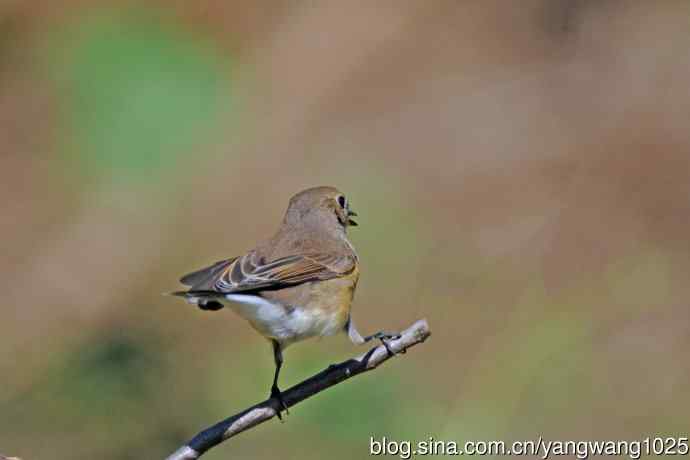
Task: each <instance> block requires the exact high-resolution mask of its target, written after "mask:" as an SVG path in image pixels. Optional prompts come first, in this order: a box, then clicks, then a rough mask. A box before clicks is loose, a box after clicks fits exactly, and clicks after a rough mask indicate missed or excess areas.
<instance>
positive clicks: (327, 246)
mask: <svg viewBox="0 0 690 460" xmlns="http://www.w3.org/2000/svg"><path fill="white" fill-rule="evenodd" d="M356 215H357V214H356V213H355V212H354V211H352V210H351V209H350V206H349V203H348V200H347V198H345V195H343V194H342V193H340V192H339V191H338V190H337V189H336V188H334V187H315V188H310V189H307V190H304V191H302V192H300V193H298V194H297V195H295V196H293V197H292V198H291V199H290V203H289V205H288V209H287V212H286V213H285V217H284V219H283V222H282V224H281V226H280V228H279V229H278V231H277V232H276V234H275V235H273V237H272V238H270V239H269V240H268V241H266V242H264V243H262V244H260V245H259V246H257V247H256V248H255V249H253V250H251V251H249V252H248V253H246V254H245V255H243V256H241V257H233V258H230V259H226V260H221V261H220V262H216V263H215V264H213V265H211V266H210V267H207V268H204V269H201V270H199V271H195V272H193V273H190V274H188V275H185V276H183V277H182V278H181V279H180V282H181V283H182V284H185V285H187V286H190V289H189V290H187V291H179V292H175V293H173V294H174V295H178V296H182V297H184V298H185V299H186V300H187V301H188V302H189V303H192V304H195V305H198V306H199V308H201V309H202V310H220V309H221V308H223V307H224V306H226V305H227V306H229V307H230V308H231V309H232V310H233V311H235V312H236V313H237V314H239V315H240V316H241V317H242V318H244V319H246V320H247V321H249V324H250V325H251V326H252V327H253V328H254V329H256V330H257V331H258V332H259V333H260V334H261V335H263V336H264V337H266V338H267V339H268V340H270V341H271V343H272V345H273V356H274V359H275V366H276V368H275V374H274V377H273V385H272V386H271V393H270V395H271V397H273V398H276V399H277V400H278V402H279V403H280V405H281V406H282V407H283V408H284V409H287V406H286V405H285V402H284V401H283V398H282V395H281V392H280V390H279V389H278V375H279V374H280V368H281V366H282V364H283V354H282V351H283V350H284V349H285V348H286V347H287V346H288V345H290V344H292V343H295V342H298V341H301V340H304V339H308V338H311V337H319V336H327V335H334V334H337V333H338V332H347V334H348V335H349V337H350V340H351V341H352V342H353V343H355V344H357V345H359V344H362V343H365V342H368V341H370V340H372V339H380V340H381V341H382V342H383V343H384V345H386V339H391V338H396V337H398V335H397V334H390V333H385V332H378V333H376V334H373V335H370V336H367V337H362V336H361V335H360V333H359V332H358V331H357V329H356V328H355V325H354V323H353V321H352V316H351V314H350V305H351V303H352V298H353V295H354V292H355V288H356V287H357V280H358V278H359V259H358V257H357V253H356V251H355V248H354V247H353V246H352V243H350V241H349V240H348V239H347V233H346V231H347V228H348V226H351V225H353V226H354V225H357V223H356V222H355V221H353V220H352V217H354V216H356ZM386 348H387V345H386ZM278 417H280V412H279V413H278Z"/></svg>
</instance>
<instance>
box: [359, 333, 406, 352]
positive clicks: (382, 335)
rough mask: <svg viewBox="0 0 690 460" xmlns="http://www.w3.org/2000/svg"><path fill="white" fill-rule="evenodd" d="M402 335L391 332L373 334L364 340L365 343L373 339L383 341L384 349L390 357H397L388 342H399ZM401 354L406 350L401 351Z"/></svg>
mask: <svg viewBox="0 0 690 460" xmlns="http://www.w3.org/2000/svg"><path fill="white" fill-rule="evenodd" d="M400 337H401V336H400V334H395V333H391V332H383V331H380V332H377V333H376V334H372V335H370V336H368V337H365V338H364V341H365V342H368V341H370V340H372V339H378V340H380V341H381V343H382V344H383V346H384V347H386V351H387V352H388V356H395V353H394V352H393V350H391V347H390V345H388V340H398V339H399V338H400ZM401 353H405V350H403V351H401Z"/></svg>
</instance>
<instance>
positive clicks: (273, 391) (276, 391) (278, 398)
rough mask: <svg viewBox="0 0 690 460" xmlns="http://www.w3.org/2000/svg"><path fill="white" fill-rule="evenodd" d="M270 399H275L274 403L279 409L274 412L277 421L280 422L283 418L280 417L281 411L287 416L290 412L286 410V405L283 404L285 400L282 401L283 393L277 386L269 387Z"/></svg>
mask: <svg viewBox="0 0 690 460" xmlns="http://www.w3.org/2000/svg"><path fill="white" fill-rule="evenodd" d="M270 397H271V398H275V399H276V401H278V405H279V408H278V410H277V412H276V415H277V416H278V420H280V421H281V422H282V421H283V416H282V415H281V412H282V411H285V413H286V414H287V415H290V411H289V410H288V406H287V404H285V400H284V399H283V393H282V392H281V391H280V390H279V389H278V387H277V386H273V387H271V396H270Z"/></svg>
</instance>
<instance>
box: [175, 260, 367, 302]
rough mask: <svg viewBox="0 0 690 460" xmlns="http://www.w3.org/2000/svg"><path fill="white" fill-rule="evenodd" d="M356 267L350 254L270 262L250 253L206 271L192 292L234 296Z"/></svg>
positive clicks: (322, 277)
mask: <svg viewBox="0 0 690 460" xmlns="http://www.w3.org/2000/svg"><path fill="white" fill-rule="evenodd" d="M221 267H222V268H221ZM354 268H355V259H354V257H352V256H350V255H335V254H304V255H294V256H287V257H282V258H280V259H276V260H274V261H271V262H268V263H267V262H264V261H263V260H262V259H261V258H260V257H258V256H257V254H256V253H254V252H250V253H248V254H247V255H245V256H242V257H239V258H237V259H230V260H227V261H223V262H218V263H217V264H215V265H213V266H211V267H209V268H207V269H205V270H206V274H207V276H203V277H202V276H198V279H199V280H200V281H201V283H199V284H196V283H195V284H192V289H191V290H192V291H197V290H205V291H215V292H220V293H232V292H246V291H255V290H266V289H280V288H283V287H286V286H290V285H296V284H300V283H305V282H308V281H316V280H327V279H331V278H338V277H341V276H344V275H347V274H348V273H350V272H352V270H353V269H354ZM202 271H203V270H200V271H199V272H195V273H200V272H202ZM192 275H193V274H191V275H187V277H191V276H192ZM187 277H184V278H183V280H185V279H187Z"/></svg>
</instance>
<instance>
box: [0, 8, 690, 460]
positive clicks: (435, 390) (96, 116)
mask: <svg viewBox="0 0 690 460" xmlns="http://www.w3.org/2000/svg"><path fill="white" fill-rule="evenodd" d="M689 49H690V4H689V3H688V2H686V1H658V2H645V1H593V0H589V1H588V0H580V1H575V0H570V1H568V0H530V1H523V2H502V1H483V2H460V1H436V2H421V1H396V2H392V1H391V2H358V1H355V2H322V3H312V2H270V3H269V2H251V1H247V0H239V1H220V0H200V1H197V2H183V1H174V2H157V1H148V2H137V3H136V4H135V3H129V4H124V3H123V2H79V1H53V2H50V3H48V2H30V1H5V2H3V3H2V4H1V5H0V190H1V196H2V198H1V199H2V208H1V209H2V213H1V214H0V236H1V237H2V241H3V243H4V244H3V251H2V252H3V257H2V258H0V270H2V272H1V273H2V276H1V277H0V278H1V280H2V281H0V283H1V287H2V292H3V295H4V301H3V302H2V304H3V310H2V311H3V314H2V321H1V323H0V324H1V326H0V375H1V376H2V385H1V386H0V388H1V390H0V452H3V453H5V454H9V455H18V456H21V457H22V458H24V460H33V459H47V458H50V459H71V460H75V459H132V458H147V459H149V458H150V459H155V458H162V457H164V456H165V455H166V454H168V453H170V452H171V451H172V450H174V449H175V448H176V447H177V446H178V445H179V444H180V443H182V442H184V441H185V440H186V439H188V438H189V437H190V436H191V435H193V434H194V433H196V431H197V430H198V429H200V428H202V427H204V426H206V425H208V424H210V423H212V422H215V421H217V420H219V419H220V418H223V417H225V416H227V415H230V414H232V413H234V412H236V411H237V410H239V409H242V408H244V407H246V406H248V405H250V404H251V403H254V402H256V401H258V400H260V399H261V398H264V397H265V396H266V395H267V392H268V388H269V385H270V379H271V377H272V372H273V363H272V358H271V353H270V347H269V346H268V345H267V344H266V343H265V341H264V340H263V339H262V338H261V337H259V336H258V335H257V334H256V333H255V332H254V331H252V330H251V329H250V328H249V327H247V326H246V324H245V323H244V322H243V321H242V320H240V319H239V318H238V317H236V316H234V315H233V314H232V312H230V311H227V310H224V311H221V312H218V313H207V312H202V311H200V310H197V309H194V308H192V307H190V306H188V305H185V304H184V303H183V302H181V301H179V300H178V299H173V298H169V297H163V296H161V295H160V294H161V293H162V292H166V291H170V290H174V289H176V288H178V284H177V278H178V277H179V275H180V274H182V273H184V272H185V271H188V270H190V269H193V268H197V267H200V266H203V265H204V264H206V263H208V262H212V261H214V260H217V259H219V258H222V257H224V256H230V255H234V254H238V253H241V252H242V251H245V250H246V249H249V248H251V247H252V245H253V244H254V243H255V242H256V241H257V240H258V239H260V238H263V237H266V236H268V235H270V234H271V233H272V232H273V230H274V228H275V227H276V225H277V223H278V222H279V220H280V219H281V217H282V213H283V212H284V208H285V206H286V203H287V199H288V198H289V196H290V195H292V194H293V193H294V192H296V191H298V190H300V189H303V188H306V187H309V186H314V185H321V184H332V185H336V186H337V187H339V188H340V189H341V190H343V191H345V192H346V193H347V194H348V195H349V198H350V200H351V201H352V203H353V207H354V208H355V209H356V210H357V212H358V213H359V214H360V216H361V217H360V219H359V220H360V224H361V226H360V227H358V228H356V229H354V230H353V231H352V232H351V235H352V240H353V242H354V244H355V246H356V247H357V248H358V250H359V252H360V256H361V259H362V264H363V267H362V269H363V272H362V278H361V281H360V287H359V290H358V293H357V297H356V300H355V304H354V316H355V318H356V320H357V322H358V324H359V326H360V329H362V330H363V332H370V331H374V330H379V329H382V328H383V329H399V328H403V327H406V326H408V325H409V324H411V323H412V322H413V321H414V320H416V319H418V318H420V317H426V318H428V319H429V322H430V324H431V327H432V330H433V334H434V335H433V337H432V340H430V341H429V342H427V343H426V344H425V345H423V346H421V347H418V348H415V349H414V350H413V351H412V352H411V353H410V354H408V355H407V357H406V358H405V359H400V360H396V361H394V362H392V363H390V364H387V365H386V366H385V367H384V368H382V369H380V370H379V371H377V372H375V373H373V374H369V375H367V376H365V377H362V378H358V379H356V380H353V381H352V382H348V383H347V384H344V385H340V386H338V387H337V388H334V389H333V390H331V391H329V392H327V393H325V394H323V395H321V396H319V397H317V398H314V399H312V400H309V401H307V402H306V403H304V404H302V405H300V406H298V407H296V408H294V409H293V410H292V411H291V415H290V416H289V417H288V419H287V422H286V423H284V424H279V423H269V424H267V425H264V426H261V427H259V428H257V429H255V430H252V431H251V432H249V433H246V434H243V435H242V436H240V437H238V438H236V439H234V440H233V441H232V442H231V443H228V444H225V445H223V446H222V447H219V448H217V449H215V450H213V451H211V452H210V453H209V454H208V455H207V457H204V458H209V459H221V458H228V457H230V456H233V458H255V459H262V458H275V455H276V454H278V453H279V454H280V457H281V458H286V459H321V458H326V456H327V457H328V458H334V459H338V458H342V459H349V458H366V457H367V446H368V440H369V436H370V435H373V436H383V435H386V436H388V437H389V438H397V439H426V438H427V437H428V436H434V437H435V438H437V439H451V440H456V441H459V442H464V441H466V440H476V439H479V440H481V439H485V440H491V439H503V440H506V441H510V440H514V439H522V438H533V437H535V436H538V435H543V436H544V437H545V438H549V439H566V440H567V439H618V438H621V439H636V438H637V439H640V438H642V437H644V436H653V435H659V434H668V435H679V434H682V433H683V432H684V433H685V434H686V435H687V430H688V427H689V426H690V423H689V422H690V416H689V415H688V407H690V396H689V395H690V360H689V359H688V353H689V352H690V309H689V308H688V298H689V295H690V283H688V271H689V269H690V258H689V257H688V256H689V250H690V244H689V240H688V231H689V230H690V155H689V154H690V131H689V130H688V120H689V117H690V91H689V87H688V81H689V79H690V56H689V55H688V50H689ZM359 351H361V350H356V349H354V348H353V346H352V345H350V344H349V343H348V341H347V340H346V338H345V337H344V336H343V337H339V338H335V339H325V340H324V342H322V343H321V344H319V346H318V347H317V346H314V343H305V344H302V345H297V346H295V347H294V348H291V349H290V350H289V351H288V352H287V355H286V368H285V371H284V374H283V376H281V379H282V383H283V386H284V387H287V386H289V385H292V384H294V383H296V382H298V381H299V380H301V379H302V378H304V377H306V376H308V375H310V374H312V373H314V372H316V371H318V370H320V369H322V368H323V367H325V366H326V365H328V364H330V363H332V362H336V361H339V360H342V359H345V358H347V357H349V356H351V355H352V354H353V353H355V352H359Z"/></svg>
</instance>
